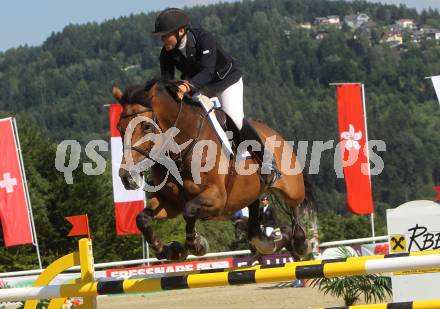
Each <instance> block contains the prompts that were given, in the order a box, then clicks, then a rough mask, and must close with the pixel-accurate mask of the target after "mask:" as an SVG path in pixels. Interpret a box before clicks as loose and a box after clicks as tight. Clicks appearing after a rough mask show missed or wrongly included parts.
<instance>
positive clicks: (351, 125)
mask: <svg viewBox="0 0 440 309" xmlns="http://www.w3.org/2000/svg"><path fill="white" fill-rule="evenodd" d="M337 93H338V124H339V134H340V135H339V136H340V139H341V151H342V159H343V160H344V161H346V162H347V166H344V176H345V184H346V188H347V204H348V210H350V211H351V212H352V213H355V214H370V213H372V212H373V198H372V192H371V182H370V170H369V159H368V149H367V147H366V143H367V140H366V128H365V120H364V111H363V95H362V85H360V84H343V85H338V87H337ZM353 158H355V159H353ZM356 158H357V159H356ZM344 165H345V164H344ZM362 165H364V167H363V168H362ZM365 167H367V168H365Z"/></svg>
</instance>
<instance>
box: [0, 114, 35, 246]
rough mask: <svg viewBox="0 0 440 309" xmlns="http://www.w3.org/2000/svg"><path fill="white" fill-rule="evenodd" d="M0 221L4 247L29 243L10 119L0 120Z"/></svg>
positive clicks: (22, 187) (27, 217) (18, 162)
mask: <svg viewBox="0 0 440 309" xmlns="http://www.w3.org/2000/svg"><path fill="white" fill-rule="evenodd" d="M0 149H1V154H0V220H1V224H2V228H3V237H4V240H5V246H6V247H9V246H16V245H22V244H31V243H32V232H31V224H30V219H29V212H28V209H29V208H28V204H27V200H26V195H25V194H26V193H25V189H24V182H23V175H22V173H21V168H20V159H19V156H18V151H17V144H16V139H15V134H14V127H13V123H12V118H7V119H1V120H0Z"/></svg>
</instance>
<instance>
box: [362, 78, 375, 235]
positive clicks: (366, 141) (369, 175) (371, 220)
mask: <svg viewBox="0 0 440 309" xmlns="http://www.w3.org/2000/svg"><path fill="white" fill-rule="evenodd" d="M361 86H362V108H363V109H364V126H365V147H366V149H367V151H366V156H367V164H368V180H369V181H370V187H372V186H371V174H370V147H369V146H368V127H367V107H366V104H365V87H364V84H363V83H361ZM372 192H373V190H372ZM370 222H371V236H372V237H373V238H374V237H376V232H375V228H374V207H373V211H372V212H371V214H370ZM375 242H376V241H374V240H373V243H375Z"/></svg>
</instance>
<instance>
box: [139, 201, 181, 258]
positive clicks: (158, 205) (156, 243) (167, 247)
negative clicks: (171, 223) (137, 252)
mask: <svg viewBox="0 0 440 309" xmlns="http://www.w3.org/2000/svg"><path fill="white" fill-rule="evenodd" d="M178 214H179V210H178V209H177V207H172V206H171V205H170V204H169V203H168V202H167V201H165V200H164V199H160V198H158V197H152V198H150V199H148V202H147V207H146V208H145V209H144V210H143V211H141V212H140V213H139V214H138V215H137V217H136V225H137V227H138V229H139V230H140V231H141V232H142V234H143V235H144V237H145V240H146V241H147V242H148V244H149V245H150V246H151V248H152V249H153V251H154V252H155V254H156V257H157V258H158V259H160V260H162V259H166V260H185V259H186V257H187V255H188V253H187V250H186V249H185V247H184V246H183V245H182V244H180V243H178V242H175V241H173V242H171V243H170V244H164V243H163V242H162V240H161V239H160V237H159V235H158V234H157V233H156V232H155V231H154V229H153V226H152V223H153V220H163V219H171V218H175V217H176V216H177V215H178Z"/></svg>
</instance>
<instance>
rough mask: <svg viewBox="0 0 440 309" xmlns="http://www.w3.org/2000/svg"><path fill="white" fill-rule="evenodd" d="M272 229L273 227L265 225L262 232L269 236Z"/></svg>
mask: <svg viewBox="0 0 440 309" xmlns="http://www.w3.org/2000/svg"><path fill="white" fill-rule="evenodd" d="M273 230H274V229H273V227H271V226H266V227H265V228H264V233H266V236H267V237H269V236H270V235H272V232H273Z"/></svg>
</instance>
